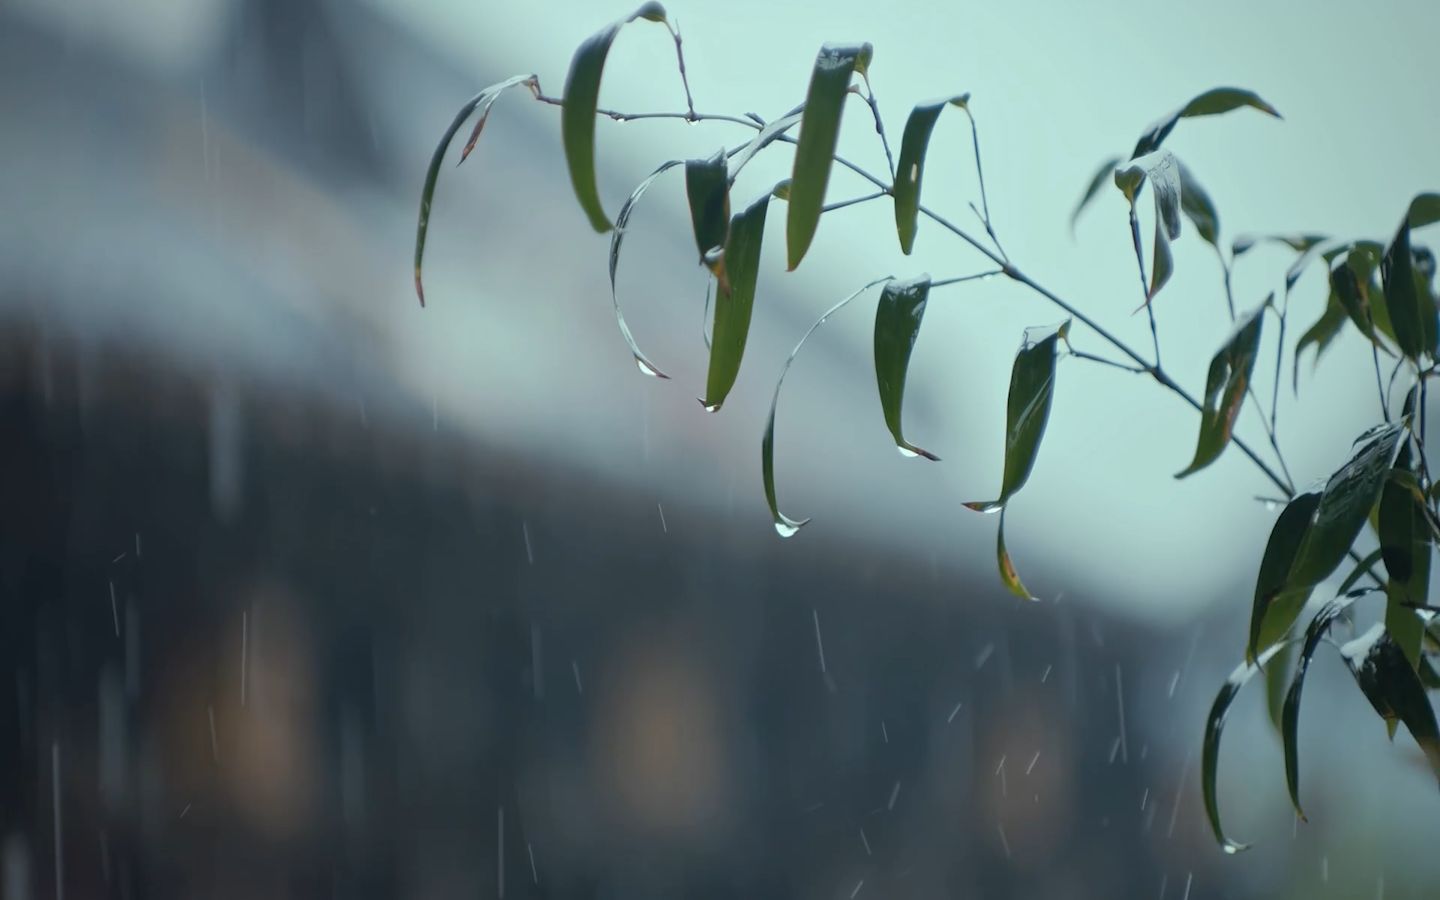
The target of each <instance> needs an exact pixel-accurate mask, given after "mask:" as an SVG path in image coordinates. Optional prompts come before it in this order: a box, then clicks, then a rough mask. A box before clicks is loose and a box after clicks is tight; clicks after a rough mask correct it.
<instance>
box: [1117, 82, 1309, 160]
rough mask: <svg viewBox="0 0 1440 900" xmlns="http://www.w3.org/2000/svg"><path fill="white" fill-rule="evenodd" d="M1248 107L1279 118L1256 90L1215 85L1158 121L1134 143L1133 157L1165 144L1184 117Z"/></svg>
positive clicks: (1152, 150) (1151, 151) (1214, 113)
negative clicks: (1217, 86)
mask: <svg viewBox="0 0 1440 900" xmlns="http://www.w3.org/2000/svg"><path fill="white" fill-rule="evenodd" d="M1247 106H1248V107H1250V108H1252V109H1258V110H1259V111H1261V112H1263V113H1265V114H1266V115H1269V116H1274V117H1275V118H1277V119H1278V118H1280V113H1279V112H1277V111H1276V110H1275V107H1273V106H1271V105H1270V104H1269V103H1266V102H1265V101H1264V100H1262V99H1261V98H1260V96H1259V95H1258V94H1256V93H1254V92H1253V91H1247V90H1244V89H1241V88H1232V87H1221V88H1212V89H1211V90H1208V91H1206V92H1205V93H1203V94H1200V95H1198V96H1196V97H1194V98H1193V99H1191V101H1190V102H1189V103H1187V104H1185V105H1184V106H1182V107H1180V109H1178V110H1176V111H1175V112H1173V113H1171V114H1170V115H1168V116H1166V117H1165V118H1163V119H1161V120H1160V121H1158V122H1156V123H1155V124H1154V125H1151V126H1150V127H1149V128H1148V129H1147V130H1146V131H1145V133H1144V134H1142V135H1141V136H1140V140H1139V141H1137V142H1136V143H1135V150H1134V151H1133V152H1132V153H1131V154H1130V158H1131V159H1138V158H1139V157H1141V156H1145V155H1146V154H1148V153H1154V152H1155V151H1156V150H1159V149H1160V145H1161V144H1162V143H1164V141H1165V138H1167V137H1169V136H1170V132H1171V131H1173V130H1174V129H1175V126H1176V125H1177V124H1179V122H1180V120H1181V119H1193V118H1198V117H1200V116H1217V115H1220V114H1221V113H1227V112H1230V111H1231V110H1235V109H1242V108H1244V107H1247Z"/></svg>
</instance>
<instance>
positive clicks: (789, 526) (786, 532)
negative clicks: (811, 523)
mask: <svg viewBox="0 0 1440 900" xmlns="http://www.w3.org/2000/svg"><path fill="white" fill-rule="evenodd" d="M804 524H805V523H804V522H776V523H775V533H776V534H778V535H780V536H781V537H782V538H788V537H794V536H795V532H797V531H799V530H800V526H801V525H804Z"/></svg>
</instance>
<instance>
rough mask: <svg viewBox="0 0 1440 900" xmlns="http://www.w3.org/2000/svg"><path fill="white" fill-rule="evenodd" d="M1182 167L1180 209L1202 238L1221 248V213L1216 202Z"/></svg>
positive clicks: (1181, 166)
mask: <svg viewBox="0 0 1440 900" xmlns="http://www.w3.org/2000/svg"><path fill="white" fill-rule="evenodd" d="M1179 166H1180V209H1181V211H1182V212H1184V213H1185V217H1186V218H1187V219H1189V220H1190V222H1191V223H1192V224H1193V225H1194V226H1195V231H1196V232H1197V233H1198V234H1199V235H1200V238H1201V239H1202V240H1204V241H1205V242H1206V243H1207V244H1210V245H1211V246H1212V247H1219V246H1220V213H1219V212H1218V211H1216V209H1215V202H1214V201H1213V200H1211V199H1210V195H1209V194H1208V193H1206V192H1205V189H1204V188H1203V187H1201V186H1200V182H1198V181H1196V180H1195V175H1194V173H1193V172H1191V171H1190V169H1189V168H1188V167H1186V166H1185V164H1184V163H1179Z"/></svg>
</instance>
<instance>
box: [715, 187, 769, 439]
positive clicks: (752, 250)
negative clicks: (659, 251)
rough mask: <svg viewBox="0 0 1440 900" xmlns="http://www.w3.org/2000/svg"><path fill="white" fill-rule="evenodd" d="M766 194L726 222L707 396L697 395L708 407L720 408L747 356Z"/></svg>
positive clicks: (766, 200)
mask: <svg viewBox="0 0 1440 900" xmlns="http://www.w3.org/2000/svg"><path fill="white" fill-rule="evenodd" d="M769 207H770V194H768V193H767V194H765V195H764V196H762V197H761V198H760V199H759V200H756V201H755V202H754V203H752V204H750V206H749V207H747V208H746V209H745V210H744V211H743V212H741V213H739V214H738V215H736V216H735V218H734V219H732V220H731V222H730V229H729V235H730V236H729V239H728V243H727V247H726V250H725V271H726V277H725V278H723V279H718V284H717V285H716V288H715V318H714V322H713V324H712V325H711V328H710V370H709V374H708V375H707V376H706V379H705V396H704V397H703V398H702V399H701V400H700V403H701V405H703V406H704V407H705V409H706V411H708V412H716V411H717V410H719V409H720V406H721V404H723V403H724V402H725V398H726V397H727V396H729V394H730V389H731V388H732V387H734V386H735V379H736V377H737V376H739V374H740V361H741V359H743V358H744V356H745V341H746V339H747V338H748V337H749V336H750V314H751V312H752V311H753V309H754V306H755V284H756V282H757V280H758V279H759V276H760V247H761V245H762V244H763V243H764V239H765V211H766V210H767V209H769Z"/></svg>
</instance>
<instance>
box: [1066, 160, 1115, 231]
mask: <svg viewBox="0 0 1440 900" xmlns="http://www.w3.org/2000/svg"><path fill="white" fill-rule="evenodd" d="M1124 161H1125V158H1124V157H1123V156H1112V157H1110V158H1109V159H1107V160H1105V161H1104V162H1102V163H1101V164H1100V167H1099V168H1098V169H1096V170H1095V174H1094V175H1092V176H1090V183H1089V184H1087V185H1086V186H1085V193H1083V194H1081V195H1080V202H1079V203H1077V204H1075V209H1074V211H1073V212H1071V213H1070V231H1071V233H1074V231H1075V223H1076V222H1078V221H1079V220H1080V214H1081V213H1082V212H1084V211H1085V207H1087V206H1089V205H1090V201H1091V200H1094V199H1095V195H1096V194H1098V193H1100V188H1101V187H1103V186H1104V184H1105V182H1107V181H1109V180H1110V179H1111V177H1112V176H1113V175H1114V172H1115V167H1116V166H1118V165H1120V164H1121V163H1122V162H1124Z"/></svg>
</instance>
